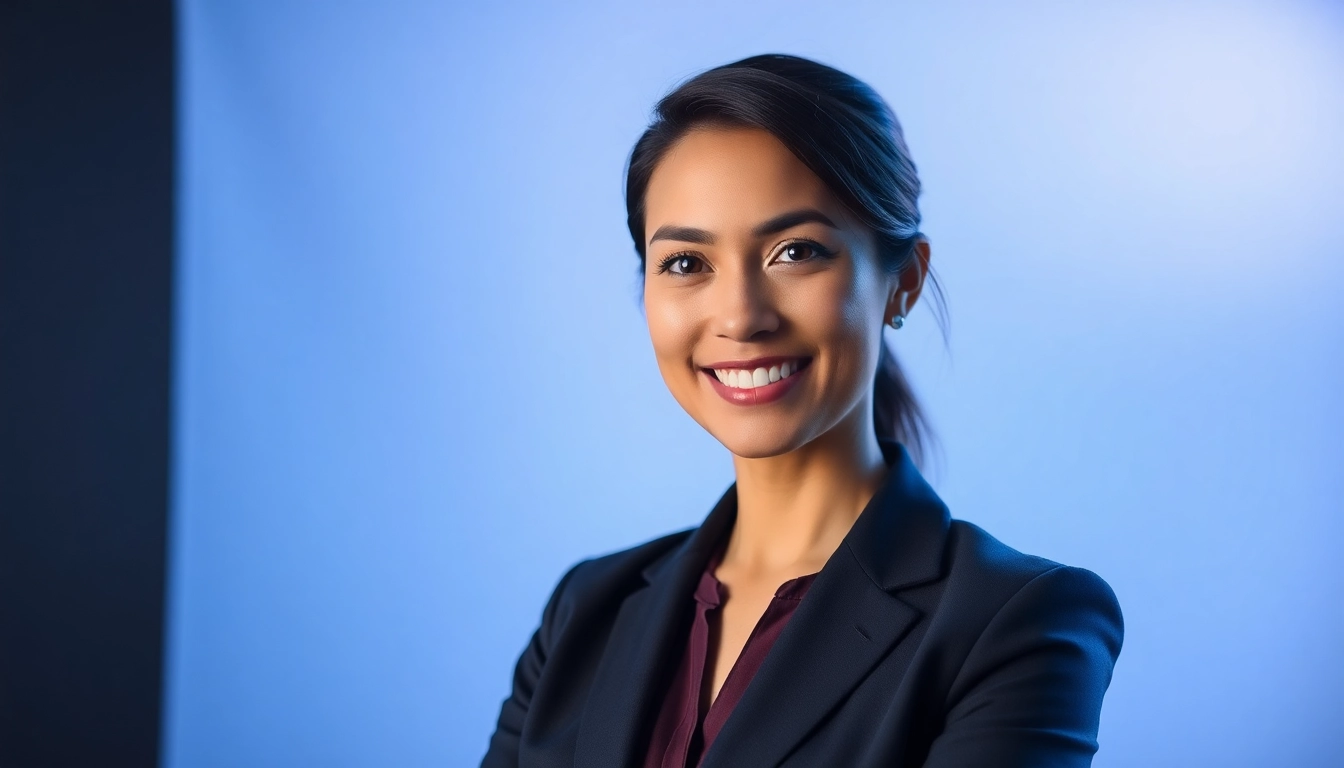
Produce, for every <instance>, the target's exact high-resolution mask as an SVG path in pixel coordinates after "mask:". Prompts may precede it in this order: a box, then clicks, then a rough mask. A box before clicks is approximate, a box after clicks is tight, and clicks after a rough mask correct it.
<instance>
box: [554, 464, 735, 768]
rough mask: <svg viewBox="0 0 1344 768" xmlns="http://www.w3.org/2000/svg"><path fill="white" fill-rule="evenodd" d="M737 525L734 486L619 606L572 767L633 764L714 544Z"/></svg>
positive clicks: (685, 629)
mask: <svg viewBox="0 0 1344 768" xmlns="http://www.w3.org/2000/svg"><path fill="white" fill-rule="evenodd" d="M736 519H737V484H736V483H734V484H733V485H731V486H729V487H728V490H727V491H725V492H724V494H723V496H721V497H720V498H719V501H718V503H716V504H715V505H714V508H713V510H712V511H711V512H710V513H709V516H708V517H706V518H705V521H704V522H703V523H701V524H700V527H699V528H697V529H696V530H695V531H694V532H692V534H691V535H690V536H689V537H688V538H687V539H686V541H685V542H683V543H682V545H681V546H680V547H678V548H677V549H675V550H673V552H672V554H671V555H669V556H667V557H664V558H660V559H659V560H657V561H655V562H654V563H652V564H651V565H649V566H648V567H646V568H645V569H644V570H643V571H642V576H643V577H644V579H645V581H647V582H648V584H647V585H644V586H642V587H641V588H639V589H637V590H636V591H634V592H633V593H631V594H630V595H629V596H628V597H626V598H625V600H624V601H623V602H622V604H621V607H620V610H619V611H618V612H617V614H616V620H615V624H614V625H613V627H612V629H611V634H610V635H609V637H608V638H607V644H606V647H607V652H606V653H604V654H603V656H602V661H601V662H599V664H598V668H597V671H596V673H595V674H594V678H593V684H592V689H591V691H590V693H589V695H588V700H587V703H586V704H585V707H584V711H583V715H582V716H581V719H580V722H579V732H578V735H577V737H576V743H575V747H574V764H575V765H602V766H633V765H640V764H642V763H643V760H644V755H643V754H640V753H639V750H640V749H643V748H645V747H646V746H647V744H646V742H647V737H648V736H649V735H650V732H651V729H652V727H653V719H654V717H655V716H656V714H657V711H656V709H654V705H655V704H657V703H658V702H659V701H661V695H662V693H663V691H664V688H665V687H666V685H667V683H668V681H669V679H670V676H671V674H672V672H673V671H674V670H675V664H676V663H677V662H678V661H680V656H678V655H677V654H678V653H680V652H681V651H682V650H683V647H684V645H685V639H686V635H687V633H688V632H689V631H690V622H691V619H692V617H693V615H694V614H693V609H694V605H693V603H692V598H691V595H692V593H693V591H694V588H695V584H696V583H697V582H698V581H699V579H700V574H701V572H702V571H703V570H704V567H705V563H707V562H708V561H709V556H710V554H711V552H712V550H713V548H714V546H715V545H716V544H717V543H718V542H719V540H720V538H721V537H722V536H725V535H727V533H728V531H729V530H731V528H732V526H733V522H734V521H735V520H736Z"/></svg>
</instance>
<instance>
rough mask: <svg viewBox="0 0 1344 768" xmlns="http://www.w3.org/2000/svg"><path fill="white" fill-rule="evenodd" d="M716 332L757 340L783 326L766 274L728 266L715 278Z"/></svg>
mask: <svg viewBox="0 0 1344 768" xmlns="http://www.w3.org/2000/svg"><path fill="white" fill-rule="evenodd" d="M714 289H715V295H714V297H713V302H714V303H713V315H714V333H715V334H716V335H718V336H722V337H724V338H727V339H732V340H733V341H743V342H745V341H756V340H758V339H759V337H761V336H765V335H768V334H770V333H773V332H774V331H776V330H778V329H779V326H780V317H779V312H778V311H777V310H776V308H775V302H774V297H773V296H772V295H771V292H770V290H769V286H768V285H767V284H766V280H765V278H764V275H760V274H759V273H755V272H752V271H750V270H725V271H724V272H720V273H719V278H718V279H717V280H715V281H714Z"/></svg>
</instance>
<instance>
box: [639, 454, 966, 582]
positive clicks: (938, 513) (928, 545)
mask: <svg viewBox="0 0 1344 768" xmlns="http://www.w3.org/2000/svg"><path fill="white" fill-rule="evenodd" d="M877 442H878V445H879V446H881V448H882V455H883V458H885V459H886V461H887V466H888V471H887V477H886V480H885V481H883V484H882V485H881V487H879V488H878V490H877V493H875V494H873V498H872V499H870V500H869V502H868V505H867V506H865V507H864V509H863V512H861V513H860V514H859V517H858V519H856V520H855V521H854V525H853V526H852V527H851V528H850V530H849V533H848V534H847V535H846V536H845V538H844V540H843V542H842V543H841V546H842V547H848V548H849V549H850V551H852V552H853V553H854V557H855V558H856V559H857V560H858V561H859V564H860V565H861V566H862V567H863V571H864V573H866V574H868V578H870V579H872V580H873V583H874V584H876V585H877V586H878V587H880V588H881V589H884V590H888V591H890V590H897V589H902V588H905V587H911V586H914V585H916V584H923V583H925V582H929V581H933V580H934V579H936V578H938V575H939V573H940V572H941V569H942V553H943V546H942V544H943V540H944V539H945V538H946V536H947V532H948V529H949V527H950V525H951V515H950V513H949V512H948V509H947V505H946V504H944V503H943V501H942V499H940V498H939V497H938V494H937V493H935V492H934V490H933V488H932V487H931V486H930V485H929V484H928V482H927V481H926V480H925V479H924V476H923V475H922V474H920V472H919V468H918V467H916V466H915V462H914V460H913V459H912V458H911V457H910V452H909V451H908V450H907V449H906V447H905V446H904V445H902V444H901V443H899V442H896V441H894V440H886V439H882V438H879V439H878V441H877ZM736 519H737V483H733V484H732V485H730V486H728V490H726V491H724V493H723V495H722V496H720V497H719V500H718V502H716V503H715V504H714V507H713V509H711V510H710V512H709V516H708V517H706V518H705V520H704V522H702V523H701V524H700V527H698V528H696V529H695V530H694V531H693V532H692V533H691V535H690V536H689V537H688V538H687V539H686V541H685V542H683V543H682V545H681V546H680V547H676V548H673V549H672V550H671V551H670V552H669V553H668V554H667V555H666V556H664V557H661V558H659V559H657V560H655V561H654V562H652V563H650V564H649V565H648V566H646V567H645V568H644V569H643V571H642V573H643V576H644V579H645V580H646V581H647V582H649V583H654V582H655V581H657V580H658V579H660V578H663V577H664V576H665V575H666V574H667V573H668V572H669V571H673V570H675V571H678V572H681V573H682V574H683V575H684V574H685V573H687V572H690V573H697V574H698V573H699V572H700V571H701V570H703V568H704V566H705V563H707V562H708V561H709V556H710V554H711V553H712V552H713V549H714V547H715V545H716V544H718V543H719V542H720V541H721V540H722V537H724V536H727V535H728V533H729V532H730V531H731V529H732V527H733V523H734V522H735V521H736Z"/></svg>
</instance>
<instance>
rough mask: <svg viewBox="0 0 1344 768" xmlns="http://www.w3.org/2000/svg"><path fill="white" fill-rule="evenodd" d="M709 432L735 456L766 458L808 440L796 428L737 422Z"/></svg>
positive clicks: (784, 451) (777, 454) (791, 448)
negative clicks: (760, 425) (728, 426)
mask: <svg viewBox="0 0 1344 768" xmlns="http://www.w3.org/2000/svg"><path fill="white" fill-rule="evenodd" d="M709 433H710V434H711V435H713V436H714V438H715V439H716V440H718V441H719V442H720V443H721V444H722V445H723V447H724V448H727V449H728V450H729V451H730V452H732V454H733V455H734V456H739V457H741V458H744V459H765V458H769V457H771V456H779V455H780V454H784V453H788V452H789V451H792V450H794V449H795V448H797V447H798V446H800V445H802V444H803V443H805V442H806V440H804V439H803V438H802V437H801V436H800V434H799V431H798V430H797V429H795V428H790V427H783V426H780V427H773V426H772V427H759V426H753V425H750V424H737V425H733V426H732V427H730V428H724V429H710V430H709Z"/></svg>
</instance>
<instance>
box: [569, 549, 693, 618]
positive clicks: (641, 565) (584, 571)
mask: <svg viewBox="0 0 1344 768" xmlns="http://www.w3.org/2000/svg"><path fill="white" fill-rule="evenodd" d="M695 530H696V529H695V528H687V529H685V530H680V531H675V532H673V533H669V534H665V535H663V536H659V537H657V538H654V539H650V540H648V541H645V542H642V543H639V544H636V545H634V546H631V547H627V548H625V549H621V550H617V551H615V552H610V553H607V554H603V555H597V556H594V557H590V558H587V559H584V560H580V561H579V562H577V563H575V564H574V565H572V566H570V567H569V569H568V570H566V571H565V573H564V575H562V576H561V577H560V580H559V581H558V582H557V583H556V585H555V589H554V590H553V591H552V592H551V597H550V599H549V600H548V602H547V607H546V611H545V614H544V615H543V623H545V624H556V623H560V624H563V623H566V621H567V620H568V619H569V618H570V617H571V616H572V615H573V614H574V613H575V612H576V611H580V612H582V611H583V610H585V609H591V608H593V607H596V606H598V605H605V604H612V605H614V604H618V603H619V602H620V601H621V600H622V599H623V598H624V597H625V596H626V595H628V594H629V593H630V592H632V591H633V590H635V589H638V588H639V587H640V586H642V585H643V583H644V577H643V571H644V570H645V569H646V568H648V567H649V566H651V565H653V564H655V563H657V562H659V561H660V560H663V559H665V558H667V557H669V556H670V555H671V554H672V553H673V551H674V550H676V549H677V547H678V546H680V545H681V544H682V543H684V542H685V541H686V539H687V538H689V537H690V535H691V534H692V533H694V532H695Z"/></svg>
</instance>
